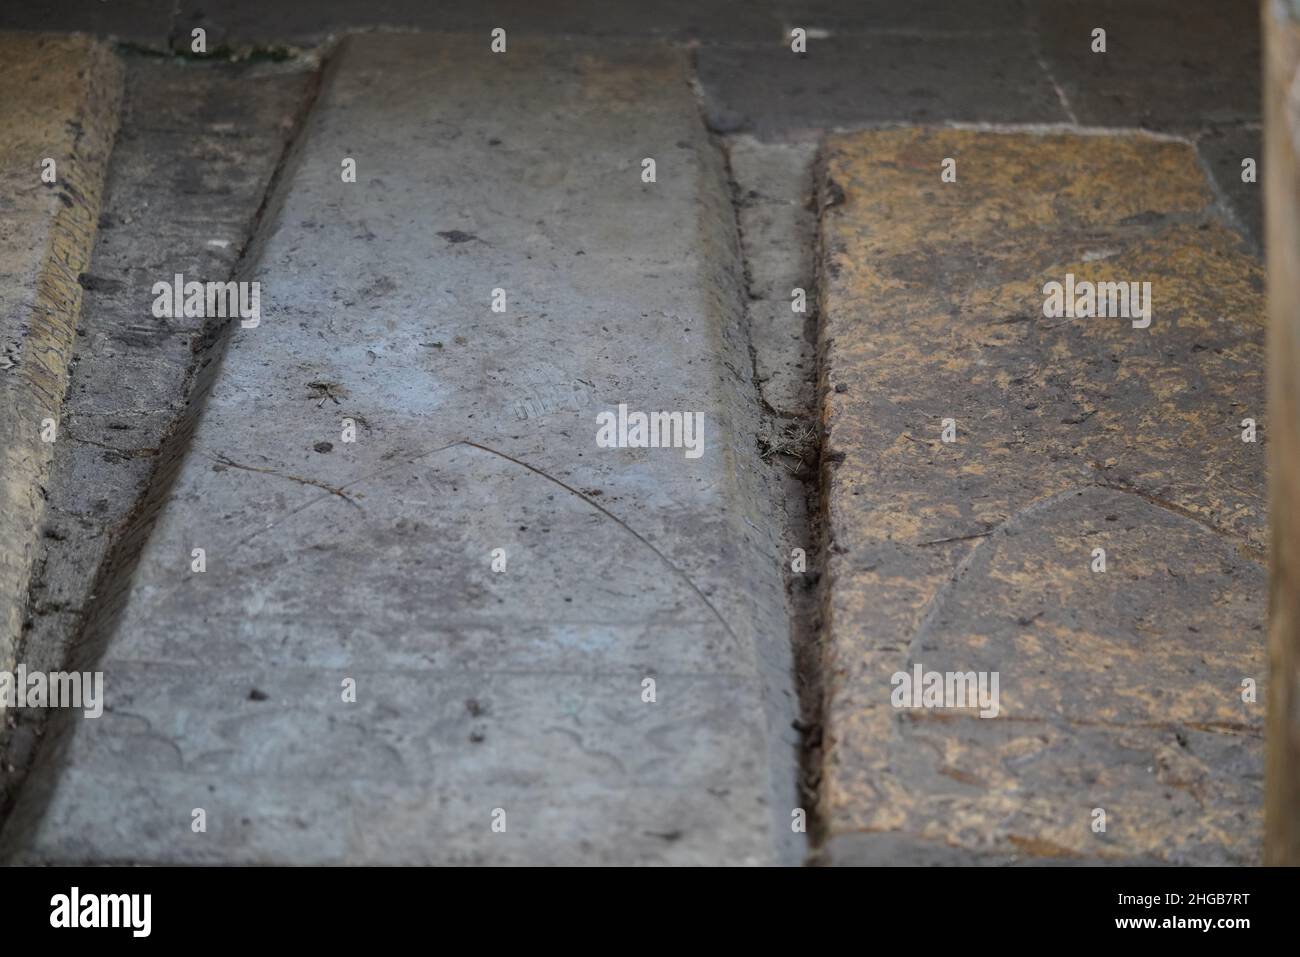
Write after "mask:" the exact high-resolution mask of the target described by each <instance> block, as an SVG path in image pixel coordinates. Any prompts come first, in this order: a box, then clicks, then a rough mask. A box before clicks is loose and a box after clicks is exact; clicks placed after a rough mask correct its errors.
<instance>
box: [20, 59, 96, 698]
mask: <svg viewBox="0 0 1300 957" xmlns="http://www.w3.org/2000/svg"><path fill="white" fill-rule="evenodd" d="M121 94H122V72H121V67H120V65H119V64H118V62H117V60H116V59H115V58H114V56H113V54H112V53H111V52H110V51H109V50H108V49H107V48H106V47H104V46H103V45H101V44H99V43H96V42H95V41H92V40H89V39H87V38H85V37H56V36H47V35H43V34H0V218H2V219H3V220H4V223H5V228H4V233H5V237H4V240H3V241H0V670H9V669H10V668H11V667H12V666H13V663H14V654H15V650H16V647H17V643H18V636H19V633H20V631H21V628H22V622H23V619H24V617H25V615H26V605H27V590H28V585H29V583H30V579H31V572H32V563H33V561H34V558H35V552H36V548H37V544H38V538H37V537H38V535H39V530H40V523H41V516H42V515H43V514H44V511H45V485H46V483H47V482H48V478H49V469H50V462H51V459H52V457H53V444H52V442H51V441H46V438H56V437H57V429H56V431H55V432H54V433H50V432H49V429H48V425H47V424H46V423H50V422H57V420H58V418H59V408H60V406H61V404H62V402H63V395H64V392H65V390H66V388H67V376H68V363H69V359H70V358H71V355H72V346H73V340H74V338H75V334H76V329H77V322H78V318H79V316H80V311H81V298H82V290H81V285H80V283H79V282H78V277H79V276H80V274H81V272H82V270H83V269H85V268H86V264H87V263H88V262H89V260H90V252H91V248H92V246H93V244H94V239H95V228H96V224H97V221H98V218H99V208H100V194H101V190H102V188H103V182H104V175H105V170H106V169H107V166H108V156H109V152H110V150H111V148H112V144H113V136H114V133H115V131H116V129H117V121H118V107H119V104H120V101H121ZM47 159H49V160H52V161H53V163H54V165H53V167H48V166H46V165H45V161H46V160H47ZM46 171H50V172H51V173H52V175H53V181H46V180H43V179H42V175H43V173H45V172H46ZM43 432H44V433H45V438H43V436H42V433H43ZM3 709H4V704H3V702H0V712H3Z"/></svg>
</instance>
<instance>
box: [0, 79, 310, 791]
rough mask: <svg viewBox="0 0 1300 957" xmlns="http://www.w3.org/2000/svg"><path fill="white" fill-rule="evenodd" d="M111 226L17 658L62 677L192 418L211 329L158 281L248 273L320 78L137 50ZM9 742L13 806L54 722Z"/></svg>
mask: <svg viewBox="0 0 1300 957" xmlns="http://www.w3.org/2000/svg"><path fill="white" fill-rule="evenodd" d="M124 62H125V65H126V85H125V94H124V97H123V103H122V113H121V116H122V118H121V125H120V129H119V131H118V135H117V139H116V141H115V143H114V146H113V152H112V157H111V159H110V160H109V163H108V172H107V176H106V180H105V185H104V200H103V205H102V212H101V214H100V217H99V230H98V233H97V234H96V240H95V248H94V252H93V255H92V256H91V258H90V262H89V264H88V265H87V266H86V267H85V270H84V272H82V274H81V278H80V284H81V286H82V287H83V289H84V292H83V305H82V309H81V322H80V325H79V327H78V329H77V339H76V345H75V347H74V348H73V353H72V362H71V371H70V374H69V379H68V394H67V396H66V397H65V399H64V402H63V407H62V418H61V421H60V426H59V428H60V433H59V441H57V442H55V443H54V445H53V450H54V451H53V462H52V464H51V467H50V478H49V481H48V482H47V483H46V496H45V497H46V509H45V518H44V521H43V523H42V525H41V527H40V528H39V529H38V532H39V535H38V536H37V546H36V569H37V573H36V574H35V575H34V576H33V580H32V584H31V589H30V600H29V615H28V620H27V626H26V630H25V631H24V633H23V635H22V640H21V642H20V644H19V650H18V655H17V660H18V661H21V662H23V663H24V664H25V665H26V667H27V669H28V670H29V671H46V672H50V671H58V670H60V669H61V667H62V665H63V662H64V660H65V658H66V656H67V654H68V651H69V649H70V647H72V646H73V644H74V643H75V641H76V639H77V637H78V635H79V634H80V633H81V629H82V627H83V625H84V624H85V621H86V613H87V612H88V611H89V610H90V609H91V608H93V606H94V601H93V599H92V595H93V593H94V590H95V586H96V582H97V581H98V580H99V578H100V575H101V571H103V572H104V573H107V567H108V566H109V565H111V564H112V557H111V556H112V555H113V549H114V547H115V546H120V545H121V543H122V533H123V531H124V530H125V529H126V527H127V525H128V519H129V518H130V516H131V515H132V513H133V511H134V510H135V509H136V507H137V505H138V504H139V503H140V501H141V499H142V498H143V496H144V494H145V490H146V489H147V487H148V485H149V483H150V480H151V478H152V477H153V475H154V472H155V468H156V465H157V463H158V458H159V450H160V448H161V447H162V445H163V442H164V439H165V438H166V436H167V434H168V433H169V431H170V429H171V428H172V426H173V425H174V424H175V422H176V421H177V420H178V418H179V417H180V416H181V415H182V412H183V409H184V406H185V403H186V400H187V398H188V386H189V382H188V379H189V375H190V373H191V371H192V369H193V366H194V364H195V361H196V356H195V349H196V346H197V345H198V344H199V343H200V341H201V339H202V334H203V331H204V325H205V323H204V320H203V319H201V318H194V317H189V318H187V317H184V316H178V317H175V318H155V317H154V316H153V314H152V308H151V307H152V305H153V300H154V296H153V294H152V291H151V290H152V287H153V284H154V283H155V282H158V281H160V280H164V281H167V282H170V281H171V279H172V277H173V276H174V275H175V274H177V273H181V274H182V275H184V276H185V277H187V278H188V279H198V280H200V281H206V280H209V279H212V280H225V279H227V278H229V277H230V275H231V274H232V273H233V271H234V268H235V263H236V262H237V260H238V258H239V256H240V254H241V253H242V252H243V249H244V246H245V243H246V242H247V240H248V239H249V236H250V234H251V230H252V224H253V219H254V215H255V213H256V212H257V209H258V207H259V206H260V204H261V202H262V199H263V197H264V196H265V193H266V190H267V186H268V184H269V182H270V178H271V173H272V171H273V169H274V168H275V165H276V163H277V161H278V160H279V159H280V157H281V156H282V155H283V152H284V148H285V142H286V140H287V138H288V136H289V132H290V129H291V128H292V124H293V122H294V118H295V114H296V113H297V112H298V111H299V109H300V108H301V107H302V105H303V104H304V101H305V98H306V95H307V92H308V90H309V89H310V87H311V85H312V82H313V79H314V74H313V73H311V72H302V71H299V72H287V71H284V70H281V69H276V70H268V69H264V68H249V67H244V66H232V65H230V64H220V63H213V64H186V63H183V62H181V61H163V60H157V59H153V58H143V57H134V56H129V57H127V58H126V60H125V61H124ZM10 717H11V721H12V726H11V727H10V728H7V729H6V730H5V733H4V735H3V737H0V749H3V757H2V759H0V792H3V793H0V808H3V807H5V806H7V805H8V803H9V799H10V798H11V797H12V794H13V790H14V788H15V787H16V786H17V784H18V782H19V781H20V780H21V775H22V773H23V772H24V771H25V770H26V767H27V765H28V763H29V761H30V757H31V754H32V751H33V748H34V747H35V744H36V741H37V740H38V736H39V734H40V731H41V729H42V727H43V723H44V722H43V717H44V715H43V712H42V711H40V710H39V709H23V710H21V711H15V712H14V713H13V714H12V715H11V716H10Z"/></svg>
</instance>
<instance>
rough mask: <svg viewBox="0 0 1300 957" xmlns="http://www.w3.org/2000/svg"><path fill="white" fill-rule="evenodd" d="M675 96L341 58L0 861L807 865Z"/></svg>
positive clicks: (645, 73) (687, 94)
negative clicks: (617, 424) (92, 681)
mask: <svg viewBox="0 0 1300 957" xmlns="http://www.w3.org/2000/svg"><path fill="white" fill-rule="evenodd" d="M686 66H687V64H686V61H685V58H684V56H683V55H682V54H681V53H679V52H675V51H671V50H668V49H664V48H658V47H647V46H646V45H644V44H640V45H636V46H629V47H626V48H622V47H619V46H618V45H611V44H609V43H602V42H599V41H592V42H585V41H584V42H576V41H566V42H563V43H548V42H541V41H536V42H526V41H520V42H518V43H512V44H511V46H510V49H509V52H508V54H506V55H492V54H491V53H489V51H488V48H487V44H486V43H484V44H481V45H477V44H469V43H466V42H465V41H464V38H459V37H436V36H427V35H421V36H417V35H374V36H366V37H353V38H350V39H348V40H347V41H345V42H344V44H343V46H342V47H341V49H340V51H339V52H338V53H337V55H336V57H335V59H334V60H333V61H332V62H331V63H330V65H329V66H328V68H327V75H326V78H325V80H324V82H323V88H322V91H321V94H320V97H319V99H318V101H317V105H316V107H315V109H314V111H313V113H312V115H311V116H310V118H309V120H308V122H307V126H306V129H305V132H304V134H303V138H302V141H301V145H300V148H299V149H298V150H297V151H296V152H295V154H294V158H293V159H292V160H291V161H290V163H289V164H288V165H287V166H286V168H285V175H284V181H283V183H284V185H283V189H282V190H280V191H278V194H277V196H276V197H275V198H274V199H273V201H272V213H270V214H268V215H270V216H271V218H270V219H269V220H268V222H269V223H270V224H271V225H270V226H269V229H268V230H267V231H266V232H265V234H264V235H263V236H262V238H261V239H260V240H259V242H258V251H257V253H256V256H255V258H254V260H253V264H252V265H250V268H249V269H248V270H247V271H246V273H245V274H244V275H243V276H242V278H243V279H245V280H247V281H258V282H260V283H261V290H262V292H261V301H262V315H261V321H260V324H259V325H258V326H257V327H256V328H242V327H241V328H231V329H230V330H229V348H228V351H227V352H226V354H225V355H224V358H221V357H219V356H217V357H213V361H211V362H210V363H208V364H207V370H208V371H207V372H206V373H204V376H206V378H204V379H203V384H202V385H201V387H200V389H201V391H200V397H202V396H203V395H206V404H205V407H204V410H203V412H202V414H201V416H200V418H199V420H198V422H197V426H196V427H195V428H194V430H193V439H192V443H191V444H190V445H189V446H188V449H187V454H185V457H184V458H183V460H182V461H181V462H180V463H179V465H178V467H177V468H176V469H175V471H176V478H175V481H174V484H173V485H172V487H171V488H170V491H169V492H168V494H167V495H166V497H165V498H159V499H158V501H157V502H156V503H155V506H156V507H157V509H158V517H157V523H156V525H155V526H154V529H153V532H152V535H151V536H150V537H149V539H148V542H147V545H145V546H144V549H143V552H142V553H141V555H140V559H139V567H138V570H137V571H136V572H135V575H134V577H133V578H132V579H131V580H130V581H129V582H128V581H122V582H114V583H111V584H112V587H113V588H115V589H118V590H120V591H123V592H124V593H125V594H126V598H125V602H124V607H123V608H122V610H121V612H120V615H118V616H117V617H116V618H112V617H107V616H106V617H104V619H103V620H102V621H101V623H100V631H99V632H98V633H97V634H96V635H95V636H93V637H94V641H95V642H97V643H98V644H99V646H100V649H101V650H100V652H99V654H100V658H99V663H100V666H101V667H102V668H103V670H104V671H105V688H106V697H107V708H108V710H107V711H106V713H105V715H104V716H103V717H102V718H99V719H89V720H87V719H81V718H79V717H69V718H68V720H66V721H59V722H57V726H56V727H54V728H53V729H52V731H51V735H50V737H51V739H52V741H53V743H52V744H51V745H50V746H49V747H48V748H47V749H46V750H45V752H44V753H43V755H42V758H41V760H40V762H39V764H38V766H37V767H36V768H35V769H34V770H33V772H32V774H31V776H30V779H29V786H28V787H27V788H26V789H25V791H24V792H23V794H22V797H21V799H20V804H19V806H18V808H17V809H16V811H15V813H14V815H13V817H12V818H11V820H10V823H9V826H8V828H7V829H6V832H5V835H4V837H5V841H6V849H7V853H8V854H9V855H11V857H12V858H14V859H17V860H23V861H48V862H53V861H77V860H94V861H123V860H138V861H142V862H161V861H184V862H223V863H228V862H259V863H269V862H277V863H325V862H329V863H335V862H344V861H346V862H349V863H437V862H462V861H469V860H473V861H480V862H494V863H520V862H527V863H551V862H573V861H577V860H583V861H593V860H598V861H601V862H607V863H613V862H619V863H698V862H703V861H709V862H712V863H773V862H789V861H797V860H798V859H799V856H800V854H801V848H800V846H799V844H798V843H797V842H798V840H799V835H796V834H794V833H793V832H792V830H791V827H790V821H791V811H792V808H793V806H794V804H795V796H794V787H795V778H796V773H795V764H796V754H795V747H796V744H797V735H796V732H795V731H794V729H793V728H792V727H791V721H792V719H793V717H794V714H795V700H794V693H793V686H792V681H791V678H790V665H789V645H788V640H787V619H786V616H785V608H784V604H783V603H784V589H783V582H782V573H781V562H782V551H781V549H780V546H779V542H778V541H777V540H776V539H775V538H774V535H775V533H774V532H773V531H772V530H771V529H770V527H769V526H770V523H765V521H764V518H765V516H766V515H767V514H768V513H769V512H770V511H771V508H772V504H771V501H770V499H767V498H765V497H764V496H765V492H764V491H763V489H764V488H765V486H764V484H763V482H762V480H761V479H760V478H759V475H760V470H761V469H764V468H766V467H767V466H765V465H763V464H762V463H761V462H760V461H759V458H758V453H757V449H756V446H755V440H754V436H755V435H756V433H757V425H756V423H757V417H758V414H759V413H758V403H757V397H756V395H755V393H754V390H753V383H752V381H751V377H750V375H749V370H748V364H749V357H748V354H747V344H746V341H745V338H744V335H743V329H742V327H741V323H740V321H739V318H740V315H741V311H742V305H743V276H742V270H741V267H740V257H739V252H738V242H737V236H736V229H735V221H734V217H733V214H732V211H731V207H730V203H729V199H728V195H727V180H726V176H725V172H724V169H723V162H722V158H721V156H720V154H719V152H718V150H717V148H716V146H715V145H714V144H713V143H711V141H710V140H709V138H708V136H707V134H706V132H705V129H704V127H703V124H702V122H701V120H700V116H699V111H698V107H697V105H696V102H695V99H694V96H693V95H692V92H691V89H690V87H689V85H688V82H687V69H686ZM647 90H654V91H656V92H655V96H653V97H647V96H645V91H647ZM645 157H653V158H655V159H656V160H657V178H656V180H655V181H654V182H644V181H643V179H642V175H641V174H642V168H643V167H642V159H643V158H645ZM345 158H352V159H355V161H356V164H357V177H356V182H355V183H349V182H344V181H343V177H342V176H341V166H342V162H343V160H344V159H345ZM159 278H167V277H159ZM497 288H500V289H502V290H503V291H504V293H505V297H506V308H505V311H504V312H493V311H492V309H491V304H492V301H493V295H494V294H493V290H494V289H497ZM209 389H210V392H209V391H207V390H209ZM197 404H198V403H197V401H196V405H197ZM620 404H625V405H627V406H628V407H629V408H630V409H631V410H634V411H635V410H644V411H647V412H651V411H660V410H677V411H683V412H692V413H695V414H702V415H703V417H704V418H703V422H704V425H703V428H704V432H703V436H704V444H703V446H702V447H701V454H700V455H699V456H698V457H693V456H688V455H687V454H686V453H687V451H688V450H686V449H684V448H604V447H600V446H598V444H597V441H596V437H597V427H598V422H597V413H598V412H600V411H604V410H614V409H617V408H618V406H619V405H620ZM345 420H348V421H350V422H351V423H352V424H353V425H355V427H356V434H355V438H356V440H355V442H349V441H345V439H344V432H343V430H344V429H345V428H346V424H345ZM168 454H170V453H169V452H168V450H164V452H163V455H164V457H166V456H167V455H168ZM163 491H165V490H163ZM196 547H201V548H204V549H205V553H206V570H205V571H203V572H202V573H195V572H193V571H192V570H191V568H192V566H191V562H192V550H193V549H194V548H196ZM498 549H500V550H501V551H499V552H498V551H496V550H498ZM498 559H502V560H504V562H505V564H504V566H502V567H499V568H497V569H495V570H494V561H496V560H498ZM93 650H94V649H93V648H89V649H87V653H88V654H89V652H90V651H93ZM87 660H89V658H88V659H87ZM647 679H652V680H653V681H654V683H655V693H656V696H655V698H654V700H644V697H645V693H646V689H647V685H646V681H647ZM349 682H355V688H356V695H355V697H356V700H355V702H352V701H349V700H344V699H345V698H346V694H345V692H346V691H347V687H346V686H347V684H348V683H349ZM53 723H55V722H53V721H52V724H53ZM195 808H203V809H204V810H205V811H206V814H207V820H208V822H209V826H208V830H207V832H206V833H203V834H195V833H192V831H191V815H192V811H193V809H195ZM498 809H500V810H501V811H503V812H504V813H505V817H504V818H503V820H505V821H506V829H505V830H504V831H497V830H494V828H493V824H494V821H497V820H498V818H497V814H496V812H497V810H498Z"/></svg>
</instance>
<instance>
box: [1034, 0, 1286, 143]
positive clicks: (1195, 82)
mask: <svg viewBox="0 0 1300 957" xmlns="http://www.w3.org/2000/svg"><path fill="white" fill-rule="evenodd" d="M1033 24H1034V29H1035V31H1036V33H1037V35H1038V37H1039V40H1038V42H1039V43H1040V44H1041V51H1042V55H1043V59H1044V61H1045V63H1046V64H1047V67H1048V69H1049V70H1050V71H1051V73H1052V75H1053V76H1054V77H1055V79H1056V81H1057V82H1058V83H1059V84H1060V86H1061V89H1062V91H1063V92H1064V94H1065V97H1066V99H1067V100H1068V101H1069V103H1070V108H1071V110H1072V111H1073V112H1074V114H1075V116H1076V117H1077V118H1078V120H1079V122H1080V123H1084V124H1092V125H1098V126H1144V127H1149V128H1152V129H1162V130H1183V129H1200V128H1203V127H1206V126H1210V125H1214V124H1219V123H1231V122H1239V121H1252V120H1258V119H1259V104H1260V90H1259V77H1260V60H1259V4H1258V3H1255V2H1254V0H1146V2H1143V3H1132V2H1128V0H1100V2H1097V3H1089V4H1079V3H1071V2H1068V0H1045V2H1039V3H1037V4H1035V5H1034V8H1033ZM1098 28H1100V29H1104V30H1105V31H1106V52H1105V53H1094V52H1092V33H1093V30H1094V29H1098Z"/></svg>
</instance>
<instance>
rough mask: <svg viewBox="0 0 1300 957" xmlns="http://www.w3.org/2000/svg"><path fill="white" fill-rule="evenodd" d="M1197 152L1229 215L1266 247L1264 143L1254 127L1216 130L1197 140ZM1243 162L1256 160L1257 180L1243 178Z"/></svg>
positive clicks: (1256, 242) (1257, 128) (1261, 135)
mask: <svg viewBox="0 0 1300 957" xmlns="http://www.w3.org/2000/svg"><path fill="white" fill-rule="evenodd" d="M1196 149H1197V151H1198V152H1199V153H1200V154H1201V160H1202V162H1204V163H1205V166H1206V169H1208V170H1209V172H1210V175H1211V176H1213V177H1214V182H1215V184H1216V185H1217V186H1218V189H1219V194H1220V195H1221V196H1222V197H1223V201H1224V203H1225V204H1226V205H1227V207H1228V210H1229V215H1230V216H1231V217H1232V219H1233V220H1234V221H1235V222H1236V224H1237V225H1238V226H1239V228H1240V229H1241V230H1242V232H1244V233H1245V234H1246V235H1247V236H1249V237H1250V239H1251V241H1252V242H1253V243H1254V244H1255V248H1256V249H1257V250H1263V248H1264V170H1263V165H1264V143H1263V131H1262V130H1261V129H1260V128H1259V126H1258V125H1255V124H1242V125H1238V126H1225V127H1214V128H1211V129H1207V130H1205V131H1204V132H1203V133H1201V134H1200V136H1198V137H1197V139H1196ZM1244 159H1253V160H1254V161H1255V181H1254V182H1249V183H1248V182H1246V181H1244V180H1243V179H1242V178H1241V177H1242V167H1241V163H1242V160H1244Z"/></svg>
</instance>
